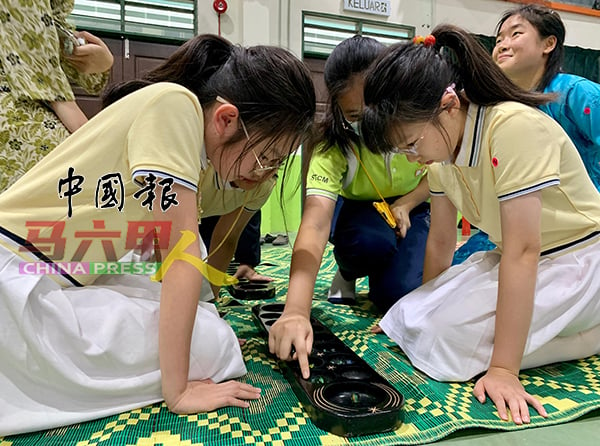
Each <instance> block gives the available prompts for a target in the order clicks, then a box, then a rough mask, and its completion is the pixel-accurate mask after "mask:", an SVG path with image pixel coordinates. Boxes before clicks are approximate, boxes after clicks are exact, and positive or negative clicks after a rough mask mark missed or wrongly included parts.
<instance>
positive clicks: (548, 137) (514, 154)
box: [428, 102, 600, 254]
mask: <svg viewBox="0 0 600 446" xmlns="http://www.w3.org/2000/svg"><path fill="white" fill-rule="evenodd" d="M428 179H429V188H430V191H431V194H432V195H446V196H447V197H448V198H449V199H450V201H451V202H452V203H453V204H454V205H455V206H456V208H457V209H458V210H459V211H460V212H461V213H462V214H463V215H464V217H465V218H466V219H467V220H468V221H469V222H471V223H472V224H474V225H475V226H477V227H478V228H481V229H482V230H483V231H485V232H487V233H488V234H489V237H490V240H491V241H493V242H494V243H495V244H496V245H498V247H499V248H500V249H502V233H501V227H500V202H502V201H504V200H510V199H511V198H515V197H518V196H521V195H525V194H527V193H530V192H533V191H538V190H541V191H542V223H541V231H542V254H547V253H550V252H554V251H557V250H560V249H564V248H566V247H568V246H570V245H572V244H574V243H577V242H579V241H583V240H585V239H586V238H588V237H591V236H592V235H593V234H594V233H595V232H597V231H599V230H600V194H599V193H598V191H597V190H596V188H595V187H594V185H593V183H592V182H591V180H590V178H589V176H588V175H587V174H586V171H585V166H584V165H583V162H582V161H581V158H580V156H579V154H578V152H577V149H576V148H575V146H574V145H573V143H572V142H571V140H570V139H569V137H568V136H567V134H566V133H565V132H564V131H563V129H562V128H561V127H560V125H558V124H557V123H556V122H555V121H554V120H552V118H550V117H548V115H546V114H545V113H543V112H541V111H540V110H537V109H535V108H532V107H528V106H525V105H523V104H520V103H516V102H505V103H501V104H498V105H495V106H490V107H479V106H477V105H473V104H471V105H470V106H469V109H468V111H467V120H466V125H465V130H464V135H463V140H462V144H461V147H460V151H459V154H458V157H457V159H456V161H455V163H453V164H448V165H442V164H437V163H436V164H434V165H432V166H430V168H429V177H428Z"/></svg>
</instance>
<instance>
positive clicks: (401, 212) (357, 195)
mask: <svg viewBox="0 0 600 446" xmlns="http://www.w3.org/2000/svg"><path fill="white" fill-rule="evenodd" d="M384 48H385V47H384V46H383V44H381V43H379V42H377V41H375V40H374V39H370V38H368V37H362V36H354V37H352V38H349V39H347V40H345V41H343V42H342V43H340V44H339V45H338V46H337V47H336V48H335V49H334V50H333V52H332V53H331V55H330V56H329V58H328V59H327V63H326V65H325V72H324V75H325V83H326V85H327V88H328V90H329V96H330V104H329V110H328V112H327V115H326V118H325V121H324V123H323V125H322V128H321V130H322V140H323V143H322V144H320V146H319V147H317V149H316V151H315V153H313V155H312V158H310V167H309V169H308V175H307V179H306V201H305V204H304V210H303V214H302V221H301V224H300V229H299V232H298V236H297V238H296V242H295V244H294V250H293V254H292V264H291V270H290V284H289V288H288V294H287V300H286V306H285V311H284V313H283V315H282V316H281V318H280V319H279V320H278V321H277V322H276V323H275V324H274V325H273V327H272V328H271V331H270V343H271V351H272V352H275V353H277V355H278V356H279V357H281V358H287V357H288V356H289V354H290V350H291V345H292V344H293V345H294V347H295V350H296V352H297V355H298V359H299V361H300V366H301V367H302V370H303V373H304V375H305V376H306V377H307V376H308V362H307V354H308V352H310V349H311V344H312V329H311V326H310V322H309V316H310V310H311V302H312V298H313V293H314V286H315V281H316V277H317V273H318V271H319V266H320V264H321V259H322V256H323V251H324V249H325V245H326V243H327V240H328V237H329V235H330V232H331V233H332V242H333V244H334V254H335V259H336V262H337V265H338V272H337V274H336V278H335V279H334V281H333V283H332V287H331V289H330V292H329V297H330V300H332V298H333V297H342V298H343V297H351V298H353V297H354V281H355V280H356V279H357V278H360V277H365V276H367V277H368V278H369V298H370V300H372V301H373V302H374V303H375V305H376V306H377V307H379V309H380V310H383V311H385V310H387V309H388V308H389V307H390V306H392V305H393V304H394V303H395V302H396V301H397V300H398V299H400V298H401V297H402V296H404V295H405V294H406V293H408V292H409V291H411V290H413V289H414V288H416V287H417V286H419V285H420V283H421V281H422V274H423V259H424V254H425V242H426V239H427V231H428V228H429V205H428V204H427V203H424V202H425V200H427V198H428V196H429V191H428V187H427V181H426V169H425V167H424V166H419V165H416V164H412V163H410V162H408V160H407V159H406V155H405V154H400V153H394V154H392V153H390V154H385V155H381V154H373V153H371V152H370V151H369V150H367V149H366V147H364V144H363V142H362V139H361V137H360V136H359V135H358V134H357V133H355V130H354V128H355V127H357V124H358V122H359V120H360V118H361V115H362V110H363V104H364V101H363V84H364V76H365V73H366V71H367V69H368V67H369V66H370V65H371V64H372V62H373V61H374V60H375V59H376V58H377V56H378V55H380V54H381V53H382V51H383V49H384ZM338 197H342V199H341V203H342V205H341V209H340V211H339V215H337V220H336V223H335V225H333V224H332V220H333V218H334V210H335V208H336V201H337V200H338ZM382 198H384V199H385V201H386V202H387V203H389V206H390V208H391V214H390V215H389V220H390V222H389V223H388V221H386V220H384V218H382V215H380V214H379V213H378V211H377V209H376V208H375V207H374V206H373V202H374V201H381V200H382ZM390 223H391V225H393V226H395V227H394V228H393V227H392V226H391V225H390ZM332 226H334V228H333V230H331V228H332Z"/></svg>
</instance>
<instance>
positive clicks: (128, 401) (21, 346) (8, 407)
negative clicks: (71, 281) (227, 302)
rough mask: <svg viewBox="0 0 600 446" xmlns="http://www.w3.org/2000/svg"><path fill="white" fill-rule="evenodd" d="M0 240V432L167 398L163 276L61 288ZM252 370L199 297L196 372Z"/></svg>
mask: <svg viewBox="0 0 600 446" xmlns="http://www.w3.org/2000/svg"><path fill="white" fill-rule="evenodd" d="M21 261H22V259H21V258H20V257H18V256H15V255H14V254H13V253H11V252H10V251H8V250H6V249H5V248H3V247H0V358H1V359H0V436H4V435H12V434H17V433H23V432H30V431H35V430H41V429H49V428H53V427H58V426H64V425H67V424H72V423H78V422H82V421H87V420H91V419H95V418H100V417H104V416H108V415H113V414H116V413H120V412H123V411H126V410H130V409H134V408H138V407H142V406H144V405H147V404H152V403H155V402H157V401H161V400H162V399H163V398H162V396H161V375H160V367H159V360H158V314H159V298H160V284H158V283H155V282H151V281H150V279H149V278H148V277H147V276H133V275H123V276H105V277H101V278H99V279H98V280H97V281H96V282H95V283H94V285H93V286H85V287H80V288H76V287H73V288H61V287H60V286H59V285H57V284H56V282H54V281H53V280H52V279H51V278H50V277H49V276H43V275H42V276H36V275H22V274H19V263H20V262H21ZM245 373H246V367H245V365H244V361H243V357H242V354H241V350H240V347H239V343H238V340H237V337H236V335H235V333H234V332H233V330H232V329H231V327H230V326H229V325H228V324H227V323H226V322H225V321H224V320H223V319H221V318H220V317H219V315H218V313H217V311H216V308H215V306H214V305H213V304H210V303H207V302H200V303H199V306H198V309H197V313H196V322H195V326H194V333H193V338H192V345H191V355H190V371H189V379H190V380H200V379H206V378H211V379H213V380H214V381H216V382H219V381H223V380H228V379H231V378H236V377H239V376H241V375H243V374H245Z"/></svg>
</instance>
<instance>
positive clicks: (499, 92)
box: [362, 25, 554, 153]
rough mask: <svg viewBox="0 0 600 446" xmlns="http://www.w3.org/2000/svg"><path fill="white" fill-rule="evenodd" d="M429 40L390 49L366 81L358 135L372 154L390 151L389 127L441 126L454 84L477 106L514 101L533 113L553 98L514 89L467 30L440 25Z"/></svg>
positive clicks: (513, 85) (399, 45) (398, 45)
mask: <svg viewBox="0 0 600 446" xmlns="http://www.w3.org/2000/svg"><path fill="white" fill-rule="evenodd" d="M432 35H433V36H434V37H435V40H436V42H435V45H433V46H431V45H427V46H426V45H422V44H415V43H413V42H405V43H400V44H396V45H394V46H392V47H390V48H389V49H388V50H387V51H386V53H384V55H383V56H382V57H381V58H380V59H379V60H378V62H377V63H376V65H375V66H374V67H373V69H372V70H371V71H370V72H369V74H368V75H367V78H366V81H365V105H366V107H367V108H366V109H365V112H364V114H363V120H362V134H363V137H364V139H365V143H366V145H367V147H368V148H369V149H370V150H372V151H373V152H375V153H386V152H389V151H391V150H392V149H393V146H394V144H393V140H394V138H392V137H391V135H390V129H391V128H392V124H397V123H404V124H406V123H414V122H425V121H431V122H434V123H436V124H439V121H438V118H437V117H438V115H439V113H440V112H441V108H440V107H441V104H440V102H441V98H442V96H443V95H444V92H445V91H446V89H447V88H448V86H450V85H452V84H455V85H456V88H457V90H464V92H465V95H466V98H467V99H468V101H470V102H472V103H474V104H477V105H495V104H498V103H500V102H505V101H516V102H521V103H523V104H526V105H529V106H533V107H536V106H539V105H541V104H544V103H546V102H548V101H550V100H552V99H553V98H554V96H553V95H546V94H541V93H536V92H528V91H525V90H522V89H520V88H519V87H517V86H516V85H515V84H513V83H512V82H511V81H510V80H509V79H508V78H507V77H506V75H505V74H504V73H503V72H502V70H501V69H500V68H499V67H498V66H497V65H496V64H495V63H494V61H493V60H492V58H491V56H490V55H489V54H488V52H487V51H486V50H485V48H484V47H483V46H482V45H481V44H480V43H479V42H478V41H477V40H476V39H475V38H474V37H473V36H471V35H470V34H469V33H467V32H466V31H465V30H463V29H461V28H458V27H456V26H453V25H438V26H436V27H435V29H434V30H433V31H432Z"/></svg>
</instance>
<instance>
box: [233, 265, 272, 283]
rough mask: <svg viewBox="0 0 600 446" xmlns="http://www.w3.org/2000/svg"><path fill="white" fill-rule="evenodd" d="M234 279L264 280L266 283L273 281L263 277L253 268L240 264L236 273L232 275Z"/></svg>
mask: <svg viewBox="0 0 600 446" xmlns="http://www.w3.org/2000/svg"><path fill="white" fill-rule="evenodd" d="M234 277H237V278H238V279H248V280H264V281H266V282H272V281H273V279H272V278H270V277H268V276H263V275H262V274H259V273H257V272H256V270H255V269H254V268H252V267H251V266H250V265H246V264H241V265H240V266H238V268H237V271H236V272H235V274H234Z"/></svg>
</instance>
